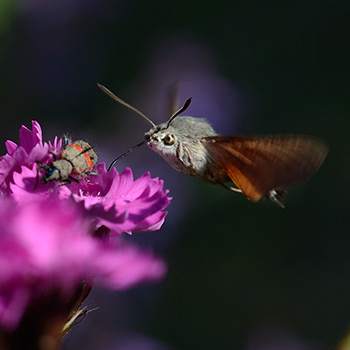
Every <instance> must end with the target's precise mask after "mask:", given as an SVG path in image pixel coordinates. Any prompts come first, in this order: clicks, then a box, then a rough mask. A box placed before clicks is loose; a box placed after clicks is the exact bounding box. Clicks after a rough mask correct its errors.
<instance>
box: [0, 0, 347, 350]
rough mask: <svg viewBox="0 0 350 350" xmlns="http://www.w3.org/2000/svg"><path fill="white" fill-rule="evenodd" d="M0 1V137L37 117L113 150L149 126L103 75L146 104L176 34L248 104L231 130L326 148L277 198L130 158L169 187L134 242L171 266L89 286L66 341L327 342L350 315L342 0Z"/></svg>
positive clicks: (312, 345)
mask: <svg viewBox="0 0 350 350" xmlns="http://www.w3.org/2000/svg"><path fill="white" fill-rule="evenodd" d="M1 3H2V5H1V6H0V23H1V25H0V39H1V56H0V77H1V84H0V99H1V104H0V113H1V128H0V133H1V139H2V140H3V141H5V140H6V139H8V138H10V139H13V140H17V137H18V136H17V133H18V128H19V126H20V125H21V124H26V125H28V126H29V125H30V120H31V119H37V120H39V122H40V123H41V124H42V126H43V128H44V137H45V139H47V138H52V137H53V136H54V135H62V134H63V133H65V132H67V131H68V132H70V133H72V134H73V135H74V136H76V137H77V138H84V139H89V141H91V142H92V143H94V144H95V148H96V150H97V151H98V152H99V156H100V159H101V160H102V161H107V162H109V161H110V160H112V159H113V157H115V156H118V155H119V154H121V153H122V152H123V151H124V150H125V149H127V148H128V147H130V146H132V145H133V144H135V143H137V142H139V141H140V139H142V132H144V131H146V130H147V126H145V125H144V122H141V121H140V120H139V119H138V118H139V117H138V116H135V115H132V114H127V118H128V120H131V121H130V122H129V124H128V123H127V122H126V121H125V118H124V117H121V115H122V113H125V111H124V110H123V111H122V108H121V107H119V106H116V105H114V104H113V102H112V101H111V100H109V99H107V98H106V97H105V96H104V95H103V94H102V93H101V92H100V91H99V90H98V89H97V87H96V82H101V83H104V84H106V85H107V86H108V87H110V88H111V89H113V90H114V91H116V92H118V94H120V95H121V96H123V97H124V98H125V99H128V101H129V102H131V103H133V100H130V99H136V97H135V96H136V95H137V96H138V98H139V99H140V100H138V101H135V102H138V104H137V106H138V107H139V108H140V109H142V110H144V111H145V112H146V113H148V114H149V115H150V116H151V115H152V107H150V106H147V105H146V103H143V102H142V101H144V100H143V96H142V94H145V96H146V97H144V98H145V99H147V92H148V91H147V89H152V85H153V83H154V84H155V82H153V80H152V76H150V75H147V74H146V73H145V72H146V71H147V69H149V68H147V67H150V66H152V64H155V63H154V62H159V60H158V61H154V62H153V55H154V53H155V51H156V48H157V47H158V45H160V44H159V43H162V44H161V45H162V48H163V50H166V49H167V45H169V52H172V51H173V50H176V48H174V47H173V46H172V45H173V43H174V42H182V41H183V42H186V43H187V45H193V46H201V47H204V48H205V50H207V51H208V52H210V55H211V57H214V58H215V60H214V61H215V69H216V72H217V74H218V75H220V76H221V77H223V78H224V79H226V80H227V81H229V82H230V83H231V84H232V86H234V87H235V88H236V89H237V91H239V93H238V95H237V96H238V97H242V99H243V100H244V101H242V105H241V107H240V110H241V112H240V113H238V115H236V116H234V118H236V119H237V120H241V121H240V123H239V125H240V126H239V127H237V129H235V130H227V133H237V132H242V133H254V134H256V133H283V132H288V133H305V134H312V135H315V136H319V137H322V138H323V139H324V140H326V142H327V143H328V144H329V145H330V154H329V157H328V158H327V161H326V162H325V164H324V165H323V166H322V168H321V169H320V171H319V172H318V173H317V175H316V176H315V177H314V178H313V179H312V180H310V181H309V182H308V183H307V184H305V185H302V186H300V187H298V188H296V189H295V190H291V192H290V194H289V196H288V199H287V203H286V209H285V210H282V209H280V208H278V207H277V206H275V205H273V204H272V203H269V202H268V201H265V202H262V203H258V204H252V203H250V202H248V201H247V200H246V199H245V198H244V197H243V196H239V195H234V194H232V193H230V192H228V191H225V190H223V189H222V188H220V187H216V186H210V185H207V184H204V183H201V182H200V181H199V180H196V179H191V178H188V177H186V176H185V175H182V174H177V173H175V171H174V170H172V169H170V168H169V167H168V166H167V164H166V163H165V162H164V161H163V160H161V159H160V158H159V159H158V158H157V156H156V155H154V154H152V153H151V151H149V150H147V149H146V148H144V149H142V150H140V151H137V152H138V154H137V155H136V153H135V156H134V155H130V156H129V158H128V159H126V160H124V161H123V163H122V166H123V167H124V166H131V167H132V168H133V170H134V172H135V174H136V175H137V176H138V175H140V174H142V173H143V172H145V171H147V170H150V171H151V174H152V176H160V177H161V178H164V180H165V186H166V188H169V189H170V190H171V196H172V197H173V203H172V205H170V207H169V214H168V218H167V221H166V222H165V225H164V226H163V228H162V230H161V231H160V232H156V233H151V234H142V235H141V234H135V235H134V236H133V237H131V239H130V240H131V241H137V242H138V243H139V244H140V245H144V246H146V247H152V249H153V250H155V251H156V252H157V253H158V254H160V255H162V256H164V257H165V259H166V260H167V261H168V264H169V272H168V275H167V277H166V278H165V280H164V281H162V282H161V283H160V284H158V285H156V286H147V287H140V288H136V289H134V290H133V291H130V292H124V293H109V292H105V291H102V290H100V289H97V290H96V291H95V294H94V295H92V296H91V299H90V304H89V305H91V306H92V307H94V306H96V305H101V308H100V310H98V311H96V312H95V313H93V314H91V315H89V319H88V320H87V321H85V326H84V325H83V324H82V325H81V326H79V327H78V328H77V329H76V330H75V331H73V332H72V334H71V335H70V336H69V337H68V339H67V342H66V345H65V348H66V349H79V348H84V349H99V348H111V349H133V348H135V349H138V348H139V349H142V347H141V345H137V346H136V345H135V344H132V345H130V344H129V343H128V341H131V340H130V339H134V341H135V339H136V338H137V339H138V337H139V335H142V337H141V340H140V344H141V343H142V342H144V341H146V340H145V338H147V339H153V341H154V342H155V343H152V344H153V345H152V344H151V345H150V346H149V349H153V350H154V349H168V348H170V349H181V350H186V349H247V350H251V349H255V350H256V349H271V348H272V347H269V344H270V346H272V345H271V344H274V346H276V347H275V348H276V349H277V348H278V349H279V348H281V349H297V350H298V349H328V348H332V347H333V346H334V345H335V344H336V343H337V342H338V341H339V340H340V339H341V337H342V336H343V335H344V334H345V333H346V331H347V329H348V325H349V320H350V313H349V311H350V297H349V296H350V275H349V271H350V256H349V245H350V232H349V221H350V220H349V215H350V213H349V194H350V193H349V183H348V181H349V164H350V162H349V154H348V152H349V124H350V119H349V115H350V104H349V94H350V88H349V85H350V84H349V81H350V74H349V58H350V54H349V53H350V49H349V42H350V25H349V23H350V20H349V18H350V5H349V2H348V1H331V0H328V1H327V0H323V1H322V0H320V1H290V2H289V1H286V2H281V1H112V0H102V1H97V0H95V1H82V0H81V1H78V0H70V1H58V0H57V1H56V2H54V1H52V3H51V4H50V3H48V2H46V1H36V2H30V1H28V2H26V1H22V2H20V1H16V2H11V1H9V0H7V1H5V0H2V1H1ZM23 4H25V5H23ZM58 4H60V5H58ZM174 38H176V40H175V41H174ZM179 48H180V50H181V47H180V46H179ZM183 57H184V63H183V64H184V65H185V64H186V52H183ZM165 63H166V62H165ZM156 68H157V67H155V68H154V67H153V69H156ZM175 75H176V74H175ZM145 77H148V78H147V80H146V78H145ZM176 79H177V77H176V76H173V77H172V81H169V85H170V84H172V83H173V82H174V81H176ZM138 82H140V84H143V85H141V86H138V84H137V83H138ZM163 83H164V84H166V83H167V82H166V81H165V82H163ZM163 98H164V96H162V97H159V105H157V106H154V109H158V110H159V109H162V108H163V107H164V101H163ZM140 101H141V102H140ZM162 104H163V106H162ZM193 104H195V101H194V102H193ZM112 109H113V110H112ZM118 115H119V117H118ZM123 115H124V114H123ZM204 116H205V117H207V118H208V119H211V118H212V116H210V115H204ZM151 117H152V116H151ZM230 117H231V116H227V118H230ZM165 119H166V118H165V117H164V118H163V119H162V121H164V120H165ZM211 120H212V122H213V125H214V126H215V119H214V118H212V119H211ZM158 121H160V120H157V122H158ZM138 122H139V123H140V126H138V124H137V126H136V123H138ZM114 145H118V146H114ZM2 147H3V146H2ZM3 152H4V148H2V153H3ZM154 162H157V164H158V165H157V167H156V168H153V167H152V168H150V166H149V164H154ZM119 170H122V169H120V168H119ZM177 188H180V189H181V191H180V190H179V191H180V192H179V193H178V195H177V190H176V189H177ZM186 194H188V198H191V199H187V195H186ZM143 337H144V338H143ZM125 339H129V340H125ZM293 342H294V343H293ZM296 343H297V345H295V344H296ZM113 344H114V345H113ZM125 344H129V345H125ZM266 344H267V345H266ZM291 344H292V345H291ZM293 344H294V345H293ZM118 345H119V347H118ZM265 345H266V346H265ZM264 346H265V347H264ZM275 348H274V349H275ZM147 349H148V348H147Z"/></svg>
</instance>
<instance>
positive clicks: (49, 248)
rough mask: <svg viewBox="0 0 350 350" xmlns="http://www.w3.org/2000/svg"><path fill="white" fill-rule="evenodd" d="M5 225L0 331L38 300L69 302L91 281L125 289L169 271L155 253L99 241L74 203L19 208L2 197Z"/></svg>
mask: <svg viewBox="0 0 350 350" xmlns="http://www.w3.org/2000/svg"><path fill="white" fill-rule="evenodd" d="M0 225H1V227H2V231H1V232H0V327H2V328H3V329H6V330H8V331H11V330H13V329H15V328H16V327H17V325H18V324H19V322H20V320H21V318H22V316H23V315H24V313H25V311H26V309H27V308H28V307H29V306H30V305H33V304H35V303H36V301H37V300H39V299H40V300H41V301H42V300H45V298H46V297H47V296H49V295H60V296H61V297H62V300H65V299H63V298H67V296H69V295H70V293H72V292H73V291H74V290H76V288H78V287H79V285H80V284H81V283H82V282H83V281H87V280H91V278H94V279H95V280H96V282H98V283H100V284H102V285H105V286H107V287H109V288H112V289H115V290H120V289H124V288H128V287H130V286H133V285H135V284H136V283H140V282H143V281H149V280H155V279H159V278H161V277H162V276H163V275H164V274H165V272H166V267H165V265H164V263H163V262H162V261H161V260H159V259H157V258H155V257H154V256H153V255H152V254H150V253H143V252H141V251H139V250H138V249H137V248H135V247H130V246H125V245H123V244H122V243H121V241H120V240H114V241H113V242H107V241H106V240H102V239H97V238H94V237H93V236H92V235H91V232H90V230H91V225H90V220H86V217H85V212H84V210H83V207H81V206H80V207H79V206H77V205H76V203H75V202H74V201H72V200H65V201H61V200H59V199H57V198H56V199H54V198H51V199H46V200H42V201H34V202H32V203H26V204H22V205H16V204H14V203H13V201H12V199H6V198H4V199H1V200H0Z"/></svg>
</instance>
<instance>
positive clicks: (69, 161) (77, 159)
mask: <svg viewBox="0 0 350 350" xmlns="http://www.w3.org/2000/svg"><path fill="white" fill-rule="evenodd" d="M53 156H54V161H53V162H52V163H51V164H48V165H46V164H39V165H38V171H39V170H40V169H44V170H45V174H44V175H43V177H42V179H41V181H42V182H43V183H48V182H51V181H60V185H66V184H68V183H70V182H71V181H75V182H79V181H80V178H81V177H83V176H86V175H89V174H93V175H96V172H93V171H91V168H92V167H94V166H95V165H96V164H97V154H96V153H95V151H94V150H93V149H92V147H91V146H90V145H89V144H88V143H87V142H86V141H83V140H78V141H74V142H71V143H70V140H69V139H68V138H67V137H65V138H64V141H63V147H62V152H61V154H60V156H59V159H57V157H56V155H55V154H53ZM72 174H76V175H78V178H76V177H73V176H72Z"/></svg>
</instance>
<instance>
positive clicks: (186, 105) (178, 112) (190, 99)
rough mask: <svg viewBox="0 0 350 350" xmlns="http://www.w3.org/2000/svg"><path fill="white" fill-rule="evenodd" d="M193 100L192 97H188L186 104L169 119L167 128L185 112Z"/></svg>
mask: <svg viewBox="0 0 350 350" xmlns="http://www.w3.org/2000/svg"><path fill="white" fill-rule="evenodd" d="M191 101H192V97H190V98H188V99H187V100H186V102H185V103H184V105H183V106H182V107H181V108H180V109H178V110H177V111H176V112H175V113H174V114H173V115H172V116H171V117H170V119H169V120H168V123H167V125H166V127H167V128H168V127H169V125H170V123H171V122H172V121H173V120H174V119H175V118H176V117H177V116H178V115H179V114H180V113H182V112H184V111H185V110H186V109H187V108H188V107H189V105H190V104H191Z"/></svg>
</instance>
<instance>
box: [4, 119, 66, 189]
mask: <svg viewBox="0 0 350 350" xmlns="http://www.w3.org/2000/svg"><path fill="white" fill-rule="evenodd" d="M19 134H20V144H19V145H16V144H15V143H14V142H12V141H10V140H8V141H6V149H7V151H8V153H7V154H5V155H4V156H2V157H1V158H0V191H1V192H2V193H3V194H5V195H8V194H9V187H10V183H12V180H13V179H12V175H13V173H14V172H15V171H19V170H20V168H21V166H23V165H26V166H32V164H33V162H36V161H37V162H44V161H47V160H48V159H50V158H51V155H50V154H49V152H50V151H51V152H55V151H56V152H57V150H56V147H59V148H60V147H61V144H60V143H59V142H57V139H55V142H54V145H52V144H51V143H43V142H42V134H41V127H40V125H39V123H38V122H36V121H33V122H32V130H29V129H28V128H27V127H25V126H22V127H21V129H20V132H19ZM58 153H59V152H58ZM45 158H46V159H45Z"/></svg>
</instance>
